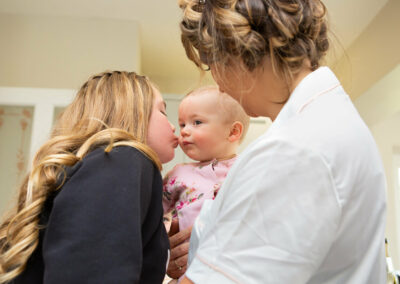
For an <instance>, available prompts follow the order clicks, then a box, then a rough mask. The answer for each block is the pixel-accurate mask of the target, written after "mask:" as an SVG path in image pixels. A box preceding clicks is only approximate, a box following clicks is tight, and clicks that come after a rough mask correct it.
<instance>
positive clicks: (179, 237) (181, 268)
mask: <svg viewBox="0 0 400 284" xmlns="http://www.w3.org/2000/svg"><path fill="white" fill-rule="evenodd" d="M191 232H192V227H190V228H187V229H185V230H183V231H181V232H179V223H178V220H177V219H174V220H173V221H172V223H171V228H170V231H169V236H170V238H169V243H170V247H171V256H170V260H169V263H168V268H167V274H168V276H169V277H171V278H175V279H178V278H179V277H181V276H182V275H183V274H184V273H185V272H186V269H187V261H188V252H189V239H190V234H191Z"/></svg>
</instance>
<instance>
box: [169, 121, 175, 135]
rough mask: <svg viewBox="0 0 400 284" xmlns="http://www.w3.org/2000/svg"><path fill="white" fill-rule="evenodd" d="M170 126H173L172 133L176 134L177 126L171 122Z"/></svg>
mask: <svg viewBox="0 0 400 284" xmlns="http://www.w3.org/2000/svg"><path fill="white" fill-rule="evenodd" d="M169 124H170V125H171V128H172V132H173V133H175V130H176V128H175V125H173V124H172V123H171V122H169Z"/></svg>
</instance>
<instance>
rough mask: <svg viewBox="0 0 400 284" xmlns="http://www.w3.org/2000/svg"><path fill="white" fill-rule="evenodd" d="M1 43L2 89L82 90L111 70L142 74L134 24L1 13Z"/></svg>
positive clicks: (137, 30)
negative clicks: (92, 77)
mask: <svg viewBox="0 0 400 284" xmlns="http://www.w3.org/2000/svg"><path fill="white" fill-rule="evenodd" d="M0 39H1V40H0V41H1V44H0V62H1V64H0V86H13V87H39V88H66V89H77V88H79V86H80V85H81V84H82V83H83V82H84V81H86V79H87V78H88V77H89V76H90V75H92V74H94V73H98V72H101V71H104V70H106V69H123V70H135V71H139V72H140V69H141V66H140V45H139V43H140V41H139V29H138V25H137V23H135V22H133V21H121V20H106V19H83V18H73V17H50V16H28V15H9V14H0Z"/></svg>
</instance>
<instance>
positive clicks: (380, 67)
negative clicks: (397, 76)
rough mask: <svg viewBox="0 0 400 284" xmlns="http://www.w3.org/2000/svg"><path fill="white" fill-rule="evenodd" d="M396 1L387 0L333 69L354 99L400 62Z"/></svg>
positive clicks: (398, 9)
mask: <svg viewBox="0 0 400 284" xmlns="http://www.w3.org/2000/svg"><path fill="white" fill-rule="evenodd" d="M399 13H400V1H399V0H389V1H388V3H387V4H386V5H385V7H383V8H382V10H381V11H380V12H379V14H378V15H377V16H376V17H375V19H374V20H373V21H372V22H371V23H370V24H369V25H368V27H367V28H366V29H365V30H364V31H363V32H362V34H361V35H360V36H359V37H358V38H357V40H356V41H355V42H354V43H353V44H352V45H351V46H350V47H349V48H348V49H347V50H346V54H345V55H344V56H343V57H342V58H341V59H340V60H339V61H338V62H337V63H335V64H332V66H333V67H334V68H333V69H334V70H335V72H336V73H337V74H338V76H339V78H340V79H341V81H342V83H343V85H344V87H345V89H346V91H347V92H348V93H349V94H350V96H351V97H352V98H353V99H355V98H357V97H359V96H360V95H362V94H363V93H364V92H365V91H367V90H368V89H369V88H370V87H371V86H372V85H373V84H374V83H375V82H377V81H379V80H380V79H381V78H383V77H384V76H385V75H386V74H387V73H388V72H390V71H391V70H392V69H393V68H394V67H395V66H396V65H397V64H399V63H400V50H399V47H400V36H399V33H400V17H399Z"/></svg>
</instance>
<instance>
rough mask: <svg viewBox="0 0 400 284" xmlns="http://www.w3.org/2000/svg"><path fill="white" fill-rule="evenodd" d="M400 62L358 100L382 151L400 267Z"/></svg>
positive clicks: (391, 236)
mask: <svg viewBox="0 0 400 284" xmlns="http://www.w3.org/2000/svg"><path fill="white" fill-rule="evenodd" d="M399 79H400V65H397V66H396V67H395V68H394V69H393V70H392V71H391V72H389V73H388V74H387V75H386V76H385V77H384V78H383V79H382V80H380V81H379V82H377V83H376V84H375V85H373V86H372V87H371V88H370V89H369V90H368V91H367V92H365V93H364V94H363V95H362V96H360V97H359V98H358V99H357V100H356V101H355V102H354V104H355V106H356V107H357V109H358V111H359V112H360V115H361V116H362V117H363V119H364V121H365V122H366V123H367V125H368V126H369V128H370V129H371V132H372V134H373V136H374V138H375V141H376V143H377V146H378V148H379V151H380V153H381V157H382V161H383V165H384V167H385V172H386V178H387V200H388V207H387V226H386V236H387V238H388V240H389V249H390V254H391V256H392V257H393V260H394V265H395V268H396V269H398V270H400V191H399V188H398V186H397V185H398V184H397V176H396V169H395V167H394V166H395V165H394V160H395V158H396V155H399V154H400V151H399V150H398V149H400V80H399Z"/></svg>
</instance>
